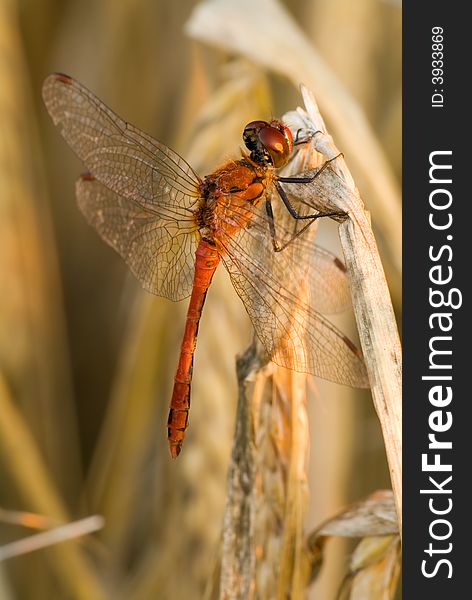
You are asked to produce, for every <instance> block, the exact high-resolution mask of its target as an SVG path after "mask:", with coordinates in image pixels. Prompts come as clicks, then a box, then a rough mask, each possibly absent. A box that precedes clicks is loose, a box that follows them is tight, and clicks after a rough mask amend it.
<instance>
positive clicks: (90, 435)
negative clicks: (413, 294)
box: [0, 0, 401, 600]
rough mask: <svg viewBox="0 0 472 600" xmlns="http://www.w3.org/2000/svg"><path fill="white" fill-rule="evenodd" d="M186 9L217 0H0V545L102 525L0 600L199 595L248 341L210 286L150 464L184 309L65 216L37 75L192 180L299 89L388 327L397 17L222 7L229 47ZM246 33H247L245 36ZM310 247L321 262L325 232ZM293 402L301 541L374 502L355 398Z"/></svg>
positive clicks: (230, 297)
mask: <svg viewBox="0 0 472 600" xmlns="http://www.w3.org/2000/svg"><path fill="white" fill-rule="evenodd" d="M201 4H205V5H209V6H210V8H209V9H208V6H207V9H208V10H210V11H212V10H213V11H214V12H213V13H211V14H215V15H217V12H218V11H217V10H216V8H215V7H216V6H217V5H218V4H221V5H225V4H231V2H228V0H227V1H226V2H225V1H224V0H221V1H220V2H218V0H213V2H204V3H200V2H197V0H181V1H180V2H172V1H170V0H128V1H127V2H113V1H111V0H98V1H95V2H92V1H91V0H83V1H82V2H79V1H77V0H64V1H58V0H36V1H34V2H33V1H32V0H16V1H15V0H0V290H1V293H0V545H2V544H7V543H8V542H11V541H12V540H17V539H19V538H22V537H25V536H26V535H29V534H30V533H31V530H30V529H28V528H26V527H25V526H24V519H23V521H22V519H21V518H20V517H18V518H17V519H16V520H15V518H10V519H8V518H6V517H5V518H3V517H2V515H3V512H2V511H7V513H8V514H10V517H11V514H12V513H10V512H9V511H25V512H30V513H35V514H36V515H40V516H43V517H47V518H48V519H49V520H50V524H59V523H64V522H68V521H72V520H76V519H78V518H80V517H83V516H87V515H91V514H99V515H103V517H104V518H105V527H104V528H103V529H102V530H101V531H99V532H98V533H96V534H94V535H93V536H89V537H86V538H84V539H82V540H80V541H70V542H67V543H64V544H60V545H57V546H52V547H51V548H49V549H46V550H40V551H38V552H34V553H31V554H26V555H24V556H23V555H22V556H17V557H14V558H10V559H8V560H5V561H4V562H0V599H1V600H3V599H5V600H10V599H15V600H16V599H17V598H18V599H23V598H24V599H34V600H36V599H40V600H42V599H43V598H44V599H53V598H54V599H56V598H57V599H62V598H80V599H84V600H95V599H96V598H97V599H99V598H113V599H126V600H128V599H129V600H148V599H151V598H153V599H154V598H159V599H167V598H169V599H170V598H173V599H178V600H180V599H184V598H203V597H206V598H213V597H216V596H214V593H215V592H214V589H213V587H212V585H211V584H210V583H209V582H211V581H212V580H214V579H215V578H216V577H217V571H218V556H219V550H220V535H221V529H222V520H223V509H224V502H225V492H226V471H227V465H228V460H229V453H230V448H231V440H232V436H233V431H234V421H235V410H236V378H235V367H234V364H235V362H234V361H235V355H236V353H238V352H241V351H242V350H243V349H244V348H245V347H246V346H247V345H248V343H249V341H250V339H251V329H250V326H249V323H248V321H247V318H246V315H245V312H244V309H243V307H242V305H241V303H240V301H239V299H238V298H237V296H236V294H235V292H234V290H233V288H232V286H231V285H230V284H229V282H228V281H227V279H226V277H225V274H224V273H219V274H218V276H217V277H216V280H215V284H214V285H213V286H212V289H211V291H210V293H209V296H208V301H207V304H206V307H205V311H204V315H203V319H202V323H201V327H200V337H199V344H198V348H197V354H196V363H195V374H194V375H195V376H194V384H193V402H192V413H191V426H190V429H189V430H188V434H187V440H186V444H185V447H184V449H183V452H182V455H181V456H180V457H179V459H178V460H177V461H171V459H170V458H169V454H168V449H167V440H166V430H165V423H166V419H167V411H168V401H169V398H170V392H171V386H172V380H173V376H174V369H175V365H176V360H177V354H178V349H179V344H180V338H181V334H182V330H183V325H184V315H185V311H186V302H183V303H179V304H173V303H171V302H169V301H166V300H163V299H160V298H154V297H151V296H149V295H147V294H146V293H145V292H143V291H142V290H141V289H140V288H139V285H138V284H137V283H136V281H135V280H134V279H133V278H132V277H131V276H130V275H128V272H127V269H126V267H125V265H124V263H123V262H122V261H121V259H120V258H119V257H118V256H117V255H115V253H114V252H113V251H112V250H110V249H109V248H108V247H107V246H106V245H105V244H104V243H103V242H102V241H101V240H100V239H99V238H98V236H97V235H96V233H95V232H94V231H93V230H92V229H91V228H90V227H89V226H88V225H87V224H86V222H85V220H84V219H83V217H82V216H81V215H80V213H79V211H78V210H77V207H76V203H75V198H74V182H75V180H76V178H77V176H78V175H79V174H80V173H81V172H82V171H83V166H82V165H81V164H80V162H79V161H78V159H76V158H75V156H74V155H73V153H72V152H71V151H70V150H69V148H68V147H67V146H66V144H65V142H64V141H63V139H62V138H61V137H60V135H59V133H58V131H57V130H56V129H55V128H54V127H53V125H52V123H51V121H50V119H49V117H48V115H47V113H46V110H45V108H44V105H43V104H42V100H41V85H42V82H43V80H44V78H45V77H46V76H47V75H48V74H49V73H50V72H52V71H61V72H65V73H67V74H70V75H72V76H73V77H75V78H76V79H78V80H79V81H81V82H82V83H84V84H85V85H86V86H87V87H88V88H89V89H91V90H92V91H93V92H94V93H96V94H97V95H98V96H99V97H100V98H101V99H102V100H103V101H104V102H105V103H106V104H108V105H109V106H110V107H111V108H113V110H115V111H116V112H117V113H118V114H119V115H120V116H122V117H124V118H125V119H127V120H128V121H130V122H132V123H133V124H135V125H137V126H138V127H140V128H141V129H143V130H144V131H146V132H148V133H150V134H151V135H153V136H154V137H156V138H157V139H158V140H160V141H162V142H164V143H166V144H168V145H169V146H170V147H172V148H174V149H175V150H177V151H178V152H180V153H181V154H182V155H183V156H184V157H185V158H186V159H187V160H188V161H189V162H190V164H192V165H193V166H194V168H195V169H196V170H197V172H199V173H201V174H205V173H206V172H209V171H210V170H211V169H212V168H213V167H214V166H215V165H216V164H218V162H221V161H222V160H224V159H226V158H228V157H230V156H232V155H235V154H238V152H239V150H238V148H239V146H240V144H241V130H242V128H243V126H244V124H245V123H246V122H248V121H250V120H253V119H257V118H266V117H270V116H271V115H273V116H279V115H281V114H283V113H284V112H285V111H287V110H291V109H294V108H295V107H296V106H298V105H299V104H301V98H300V95H299V91H298V89H297V83H299V82H300V81H301V80H303V81H304V82H305V83H306V84H307V85H309V86H310V87H312V88H313V89H314V92H315V95H317V97H318V100H319V102H320V108H321V111H322V113H323V114H324V115H325V117H326V121H327V125H328V128H329V129H330V131H331V133H332V134H333V135H334V136H335V140H336V143H337V145H338V147H339V148H340V149H341V150H342V151H343V152H344V154H345V157H346V160H347V163H348V165H349V166H350V167H351V169H352V172H353V175H354V178H355V179H356V182H357V184H358V186H359V189H360V192H361V195H362V196H363V199H364V201H365V202H366V205H367V207H368V208H369V209H370V210H371V212H372V221H373V223H374V229H375V231H376V234H377V236H378V241H379V246H380V250H381V253H382V257H383V260H384V265H385V269H386V273H387V277H388V279H389V283H390V288H391V292H392V297H393V300H394V305H395V309H396V310H397V315H400V310H401V306H400V300H401V296H400V294H401V291H400V290H401V288H400V272H399V265H400V264H401V260H400V256H401V247H400V235H401V224H400V220H399V219H400V204H399V202H400V200H399V186H400V175H401V5H400V2H396V1H394V0H390V1H389V0H357V2H349V1H348V0H330V1H329V2H327V1H324V0H311V1H310V0H306V1H304V0H299V1H295V0H285V1H283V2H282V1H280V2H278V3H277V2H276V1H275V0H260V1H259V2H254V1H253V2H252V3H251V2H247V1H246V0H245V1H244V2H243V1H241V2H236V1H234V2H232V5H233V6H232V9H233V10H234V11H236V12H238V11H239V12H240V13H241V20H240V30H241V41H236V40H234V39H229V37H227V39H226V40H222V39H220V38H218V31H217V29H218V22H217V20H216V19H215V22H213V21H212V19H210V18H208V16H207V14H204V15H203V17H204V20H203V25H202V22H201V18H200V21H199V19H198V13H197V12H196V8H197V7H200V8H201ZM212 5H213V6H212ZM256 5H257V8H256ZM282 9H283V10H282ZM252 10H256V12H258V14H260V13H261V11H262V14H263V15H265V19H264V20H262V21H259V20H257V19H259V16H258V17H257V18H256V16H254V17H252V16H251V11H252ZM281 10H282V12H280V11H281ZM264 11H265V12H264ZM248 19H249V21H251V20H252V23H253V24H254V23H261V24H262V23H263V25H264V26H263V27H262V26H260V28H259V30H258V31H259V32H260V34H259V35H256V36H253V35H252V34H251V35H249V31H252V30H251V28H250V27H249V26H246V25H245V23H247V20H248ZM285 19H286V21H285ZM238 23H239V21H238ZM238 23H233V25H234V26H235V27H237V26H238ZM285 27H286V28H287V29H285ZM245 34H248V35H247V37H246V38H245V37H244V35H245ZM223 37H224V36H223ZM291 44H293V46H290V45H291ZM290 48H292V50H291V51H290ZM294 65H297V67H294ZM297 69H299V70H297ZM320 240H321V245H324V246H327V247H329V248H331V249H337V250H338V246H337V240H336V229H335V227H334V226H332V225H328V226H327V227H326V228H325V229H324V230H323V228H322V227H320ZM338 251H339V250H338ZM221 271H222V269H221ZM342 323H343V324H344V327H345V328H346V329H350V331H351V334H352V332H353V330H354V325H353V324H352V322H351V323H349V322H348V320H347V318H346V319H344V321H342ZM313 387H314V389H315V391H314V392H313V394H312V396H313V398H311V400H310V402H309V413H310V414H309V417H310V445H311V450H310V457H311V458H310V465H309V469H308V476H309V489H310V498H309V503H308V507H309V509H308V514H307V517H306V531H307V532H309V531H310V530H312V529H313V528H314V527H315V526H316V525H317V524H319V523H320V522H321V521H323V520H324V519H326V518H327V517H330V516H332V515H333V514H335V513H336V512H337V511H339V510H340V509H342V508H343V507H344V506H345V505H346V504H347V503H349V502H352V501H355V500H358V499H360V498H362V497H364V496H366V495H367V494H369V493H371V492H372V491H374V490H375V489H379V488H388V487H390V482H389V476H388V471H387V468H386V461H385V452H384V447H383V441H382V436H381V432H380V428H379V424H378V420H377V417H376V415H375V412H374V410H373V408H372V403H371V401H370V397H369V394H367V393H360V392H355V391H353V390H350V389H347V388H341V387H340V386H335V385H334V384H328V383H326V382H320V381H316V383H315V384H314V386H313ZM8 521H10V522H8ZM11 521H13V523H12V522H11ZM330 545H331V548H330V551H329V553H328V554H327V557H326V559H325V565H324V566H323V571H322V573H321V576H320V578H319V579H318V580H317V582H316V583H315V584H314V586H312V587H311V588H310V592H309V593H310V596H309V597H310V598H312V599H317V600H318V599H322V600H330V599H331V598H335V594H336V589H337V588H338V587H339V584H340V581H341V580H342V578H343V574H344V573H345V569H346V561H347V560H348V546H346V545H345V544H344V542H342V541H338V540H336V541H333V542H332V543H331V544H330ZM205 594H206V596H205Z"/></svg>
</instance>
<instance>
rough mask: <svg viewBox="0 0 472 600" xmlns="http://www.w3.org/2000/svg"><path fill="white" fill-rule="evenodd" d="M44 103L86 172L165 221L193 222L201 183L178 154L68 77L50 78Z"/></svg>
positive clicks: (46, 85)
mask: <svg viewBox="0 0 472 600" xmlns="http://www.w3.org/2000/svg"><path fill="white" fill-rule="evenodd" d="M43 98H44V102H45V104H46V108H47V109H48V112H49V114H50V115H51V117H52V119H53V121H54V123H55V124H56V125H60V127H61V133H62V136H63V137H64V139H65V140H66V141H67V143H68V144H69V146H70V147H71V148H72V149H73V150H74V152H75V153H76V154H77V156H78V157H79V158H80V159H81V160H82V161H83V162H84V164H85V165H86V167H87V169H88V170H89V171H90V172H91V173H93V175H94V176H95V177H96V178H97V179H98V180H99V181H100V182H101V183H103V184H104V185H106V186H107V187H108V188H109V189H111V190H113V191H114V192H115V193H117V194H119V195H120V196H125V197H126V198H131V199H133V200H136V201H137V202H145V203H150V204H152V205H153V206H154V207H155V208H156V210H157V209H159V211H160V212H161V213H162V217H163V218H166V217H169V218H170V219H174V218H175V217H176V216H181V217H189V209H190V207H191V206H193V205H194V204H195V201H196V199H197V198H198V197H199V189H198V186H199V183H200V180H199V178H198V176H197V174H196V173H195V172H194V171H193V169H192V168H191V167H190V165H188V164H187V163H186V162H185V160H184V159H183V158H182V157H181V156H179V155H178V154H177V153H176V152H174V151H173V150H171V149H170V148H168V147H167V146H165V145H164V144H161V143H160V142H158V141H156V140H154V139H153V138H152V137H151V136H149V135H147V134H146V133H144V132H142V131H140V130H139V129H138V128H136V127H134V126H133V125H131V124H130V123H127V122H126V121H124V120H123V119H121V118H120V117H119V116H118V115H116V114H115V113H114V112H113V111H112V110H110V109H109V108H108V107H107V106H106V105H105V104H103V102H101V101H100V100H99V99H98V98H97V97H96V96H95V95H94V94H92V93H91V92H90V91H89V90H88V89H87V88H85V87H84V86H83V85H81V84H80V83H78V82H77V81H75V80H74V79H72V78H71V77H69V76H67V75H61V74H58V73H56V74H53V75H50V76H49V77H48V78H47V79H46V80H45V82H44V85H43Z"/></svg>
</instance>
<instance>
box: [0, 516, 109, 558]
mask: <svg viewBox="0 0 472 600" xmlns="http://www.w3.org/2000/svg"><path fill="white" fill-rule="evenodd" d="M103 524H104V520H103V518H102V517H100V516H98V515H93V516H91V517H86V518H85V519H80V520H79V521H74V522H73V523H67V525H62V526H61V527H55V528H54V529H49V530H48V531H42V532H41V533H36V534H34V535H29V536H28V537H25V538H23V539H21V540H17V541H15V542H11V543H10V544H5V545H4V546H0V561H2V560H6V559H7V558H12V557H13V556H20V555H22V554H28V553H29V552H34V551H35V550H40V549H41V548H47V547H48V546H52V545H53V544H59V543H60V542H65V541H67V540H71V539H74V538H77V537H81V536H83V535H87V534H88V533H92V532H93V531H98V530H99V529H101V528H102V527H103Z"/></svg>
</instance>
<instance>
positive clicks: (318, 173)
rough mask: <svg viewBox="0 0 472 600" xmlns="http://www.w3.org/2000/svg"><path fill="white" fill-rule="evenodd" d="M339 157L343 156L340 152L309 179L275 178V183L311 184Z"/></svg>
mask: <svg viewBox="0 0 472 600" xmlns="http://www.w3.org/2000/svg"><path fill="white" fill-rule="evenodd" d="M340 156H344V154H343V153H342V152H340V153H339V154H336V156H333V158H330V159H329V160H326V161H325V162H324V163H323V164H322V166H321V169H320V170H319V171H317V172H316V173H315V174H314V175H312V176H311V177H277V181H281V182H282V183H311V182H312V181H314V180H315V179H316V178H317V177H319V176H320V175H321V173H323V171H324V170H325V169H326V168H327V167H328V165H329V164H330V163H332V162H333V161H334V160H336V159H337V158H339V157H340Z"/></svg>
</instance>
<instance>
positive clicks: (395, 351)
mask: <svg viewBox="0 0 472 600" xmlns="http://www.w3.org/2000/svg"><path fill="white" fill-rule="evenodd" d="M302 93H303V97H304V101H305V106H306V109H307V113H304V112H303V111H302V110H301V109H300V110H299V112H298V117H299V118H300V121H299V127H300V128H301V129H303V128H308V129H309V130H311V131H312V132H314V131H318V132H320V133H318V134H316V135H315V136H314V138H313V143H314V145H315V148H316V149H317V150H318V152H323V154H324V155H325V156H326V157H327V158H328V159H332V158H334V157H339V158H337V160H336V161H335V162H333V163H332V167H333V168H332V169H325V171H324V172H323V174H321V175H320V177H318V178H317V179H315V180H314V182H313V183H312V184H308V185H305V186H299V187H300V188H301V189H300V190H299V191H298V197H299V198H300V199H304V200H306V201H311V202H312V203H313V201H314V200H315V201H316V200H317V201H318V202H321V204H320V205H319V207H320V209H321V210H332V209H335V210H336V209H338V210H342V211H345V212H347V213H348V214H349V218H347V219H346V220H345V221H344V222H342V223H341V224H340V227H339V235H340V239H341V244H342V247H343V252H344V257H345V260H346V266H347V269H348V275H349V282H350V286H351V293H352V300H353V306H354V312H355V315H356V320H357V326H358V330H359V336H360V340H361V344H362V350H363V352H364V358H365V361H366V365H367V371H368V373H369V380H370V383H371V389H372V395H373V399H374V405H375V408H376V411H377V415H378V417H379V420H380V424H381V426H382V432H383V436H384V442H385V448H386V452H387V459H388V463H389V468H390V476H391V480H392V487H393V492H394V496H395V504H396V507H397V514H398V521H399V525H400V526H399V529H400V532H401V508H402V496H401V494H402V463H401V456H402V452H401V450H402V430H401V398H402V396H401V383H402V379H401V367H402V360H401V347H400V340H399V336H398V330H397V326H396V322H395V315H394V313H393V308H392V304H391V300H390V294H389V290H388V286H387V282H386V280H385V274H384V271H383V267H382V263H381V260H380V257H379V254H378V250H377V245H376V242H375V238H374V235H373V233H372V228H371V225H370V219H369V216H368V214H367V212H366V211H365V210H364V205H363V203H362V200H361V198H360V196H359V193H358V191H357V188H356V186H355V184H354V180H353V178H352V175H351V173H350V171H349V169H348V168H347V166H346V163H345V161H344V159H343V158H342V156H340V153H339V150H338V149H337V148H336V146H335V145H334V143H333V139H332V138H331V136H329V135H327V134H326V133H321V132H326V127H325V124H324V121H323V119H322V117H321V115H320V113H319V110H318V106H317V104H316V101H315V99H314V96H313V94H312V93H311V92H310V91H309V90H308V89H307V88H305V87H304V86H302ZM296 116H297V115H294V114H293V113H292V114H290V115H289V118H291V119H295V118H296Z"/></svg>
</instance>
